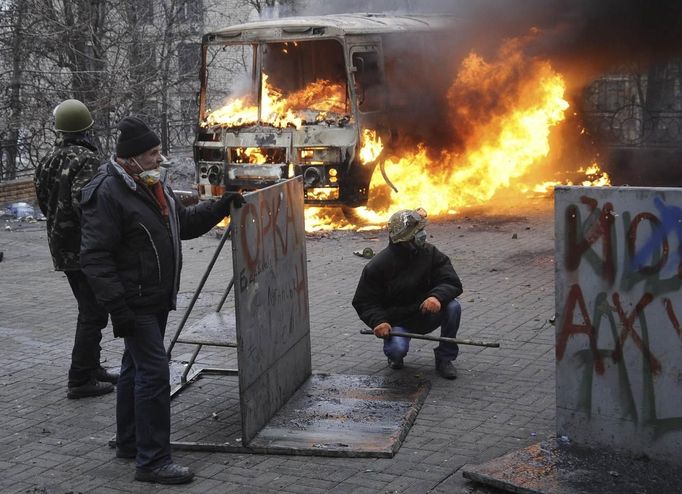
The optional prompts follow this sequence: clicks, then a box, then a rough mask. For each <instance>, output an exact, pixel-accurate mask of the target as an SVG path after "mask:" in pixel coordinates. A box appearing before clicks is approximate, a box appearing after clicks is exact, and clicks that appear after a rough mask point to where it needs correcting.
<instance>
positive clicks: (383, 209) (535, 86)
mask: <svg viewBox="0 0 682 494" xmlns="http://www.w3.org/2000/svg"><path fill="white" fill-rule="evenodd" d="M521 43H522V40H511V41H509V42H507V43H506V44H505V45H504V46H503V47H502V48H501V50H500V53H499V55H498V57H497V59H496V60H494V61H491V62H488V61H486V60H484V59H483V58H482V57H480V56H478V55H476V54H474V53H472V54H470V55H469V56H468V57H466V58H465V60H464V61H463V63H462V64H461V66H460V70H459V73H458V75H457V77H456V79H455V81H454V82H453V84H452V85H451V87H450V90H449V93H448V99H449V103H450V106H451V110H452V122H453V129H454V130H455V134H456V135H457V136H459V138H460V139H461V141H462V145H461V147H460V148H456V149H455V148H453V149H440V150H434V149H430V148H429V147H427V146H426V145H424V144H422V145H419V146H418V147H417V149H411V150H410V149H408V150H401V151H398V152H395V151H394V150H390V151H388V153H387V150H384V153H385V154H388V156H386V157H385V159H384V161H383V165H384V170H385V172H386V175H387V176H388V177H389V178H390V180H391V182H392V183H393V184H394V185H395V186H396V188H397V189H398V192H397V193H396V192H395V191H393V190H391V189H390V188H389V187H388V186H387V185H386V183H385V181H384V179H383V177H382V174H381V171H380V169H379V167H377V168H376V169H375V171H374V175H373V177H372V181H371V185H370V198H369V203H368V207H367V208H356V210H355V215H356V216H358V217H360V218H362V221H361V223H362V224H365V225H367V224H373V225H380V226H384V225H385V224H386V220H387V219H388V216H389V215H390V213H392V212H393V211H396V210H398V209H404V208H410V209H413V208H416V207H420V206H421V207H424V208H425V209H426V210H427V211H428V212H429V214H430V215H432V216H439V215H440V216H442V215H451V214H455V213H457V212H458V211H459V210H461V209H462V208H464V207H467V206H471V205H477V204H484V203H487V202H488V201H490V200H491V199H493V198H494V196H495V194H496V193H497V192H499V191H501V190H503V189H510V188H512V187H513V188H514V189H517V190H521V191H523V192H531V191H533V190H535V188H536V187H538V189H537V190H538V192H540V191H542V190H543V188H542V187H544V190H547V187H550V186H553V185H556V184H557V183H556V182H545V183H544V184H543V183H540V184H538V182H539V180H538V178H540V177H541V176H547V175H549V174H550V170H549V165H550V163H549V162H548V156H549V153H550V136H551V132H552V129H553V128H554V127H556V126H558V125H559V124H560V123H561V122H562V121H563V120H564V119H565V114H566V111H567V109H568V108H569V104H568V102H567V101H566V99H565V98H564V93H565V90H566V83H565V81H564V79H563V77H562V76H561V75H560V74H558V73H556V72H555V71H554V69H553V68H552V66H551V65H550V63H549V62H546V61H539V60H533V59H528V58H527V57H526V56H524V54H523V51H522V50H521ZM363 161H364V159H363ZM568 183H569V184H570V182H568ZM582 183H583V184H584V185H608V184H609V178H608V175H607V174H605V173H602V172H601V171H600V170H599V168H598V166H596V163H594V164H593V167H592V168H590V169H588V170H587V172H586V178H585V180H584V181H582ZM329 218H332V220H331V223H332V224H333V223H334V219H333V218H334V215H329V214H328V209H323V210H321V211H317V213H316V215H314V216H312V217H309V218H308V221H309V227H310V229H315V228H322V229H325V228H328V226H327V224H328V223H330V219H329ZM307 224H308V223H307ZM345 225H346V223H345V222H343V221H341V222H340V223H339V224H337V226H343V227H345Z"/></svg>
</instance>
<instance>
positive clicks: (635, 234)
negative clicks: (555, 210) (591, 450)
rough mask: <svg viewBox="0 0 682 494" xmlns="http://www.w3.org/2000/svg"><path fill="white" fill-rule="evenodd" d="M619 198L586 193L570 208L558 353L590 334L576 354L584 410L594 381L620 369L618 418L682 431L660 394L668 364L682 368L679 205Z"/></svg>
mask: <svg viewBox="0 0 682 494" xmlns="http://www.w3.org/2000/svg"><path fill="white" fill-rule="evenodd" d="M614 202H615V201H613V202H608V201H604V202H603V203H601V204H600V203H599V201H598V199H595V198H592V197H587V196H583V197H581V198H580V203H579V204H571V205H569V206H568V207H567V208H566V210H565V215H564V220H565V238H564V241H565V257H564V259H559V260H558V262H559V263H561V265H560V266H559V270H560V271H562V272H563V273H564V274H565V278H566V287H567V289H566V292H565V296H564V300H563V301H562V304H563V305H561V307H563V311H562V313H561V317H560V320H559V321H558V324H559V326H558V330H557V340H556V357H557V361H559V362H560V361H562V359H564V358H566V357H567V345H568V343H569V341H574V340H573V339H575V338H585V340H584V341H583V342H581V343H580V344H579V345H578V346H577V347H575V348H580V349H579V350H576V351H574V352H573V354H572V355H570V356H571V357H572V358H575V359H577V361H578V362H580V364H579V368H581V371H582V375H581V376H580V377H579V383H580V385H579V390H580V391H579V393H580V396H578V397H577V403H578V407H579V408H581V409H582V410H583V411H585V412H586V413H588V414H591V413H592V408H593V400H594V398H595V397H594V396H593V393H594V391H593V385H594V384H595V383H596V382H597V381H595V380H598V379H607V377H608V374H609V372H611V373H613V372H615V373H616V374H617V382H618V383H619V384H618V385H619V387H620V389H619V390H618V396H619V397H620V403H618V407H619V410H621V413H622V417H621V418H624V419H628V420H631V421H634V422H636V423H637V424H639V425H640V426H647V427H649V426H650V427H653V429H654V432H655V434H656V435H657V436H658V435H660V434H664V433H666V432H670V431H679V430H682V412H680V413H678V411H679V407H677V406H675V407H672V406H669V403H670V402H666V405H668V408H670V409H672V408H674V409H675V413H676V414H677V415H680V416H677V417H671V416H670V410H668V416H666V417H665V418H661V417H660V416H659V415H658V414H657V407H656V404H657V397H656V391H655V390H656V382H657V379H662V378H663V377H664V376H665V373H666V370H667V369H666V366H668V367H669V368H671V369H673V370H671V372H679V371H678V370H676V369H679V361H680V358H681V357H682V329H681V328H680V322H679V321H680V317H681V316H682V306H681V304H680V301H681V300H682V297H681V293H680V288H682V208H680V207H679V206H677V205H673V204H669V203H666V201H665V199H664V197H660V196H654V197H653V198H652V200H650V201H649V200H647V202H646V203H645V204H646V206H644V207H642V206H641V204H642V203H641V202H636V203H635V204H637V209H638V210H637V211H622V210H621V209H625V208H620V209H619V207H618V206H619V204H617V203H616V204H615V205H614ZM626 204H630V203H626ZM583 217H584V219H583ZM671 339H672V343H674V344H671V343H670V342H671ZM654 349H655V350H654ZM626 352H628V355H630V358H629V359H626V358H625V354H626ZM633 356H634V357H633ZM635 373H638V374H635ZM680 376H682V373H681V374H680ZM680 376H678V377H676V378H675V379H677V380H679V378H680ZM633 379H634V380H633ZM635 381H636V382H637V383H639V384H638V386H635V385H634V384H633V383H634V382H635ZM605 382H606V381H605ZM659 398H661V397H659Z"/></svg>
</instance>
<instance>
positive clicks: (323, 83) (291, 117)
mask: <svg viewBox="0 0 682 494" xmlns="http://www.w3.org/2000/svg"><path fill="white" fill-rule="evenodd" d="M261 86H262V87H261V91H262V99H261V121H262V123H266V124H269V125H272V126H274V127H289V126H292V127H296V128H297V129H298V128H300V127H301V125H303V121H304V118H303V117H302V116H301V115H300V112H302V111H313V112H315V113H316V115H315V117H314V118H315V120H316V121H320V120H324V118H325V117H326V114H327V113H330V112H334V113H345V111H346V92H345V89H344V87H343V85H342V84H338V83H332V82H330V81H327V80H324V79H318V80H316V81H314V82H312V83H310V84H309V85H307V86H306V87H305V88H303V89H301V90H299V91H295V92H293V93H291V94H289V95H287V96H285V95H284V93H283V92H282V91H281V90H280V89H277V88H276V87H274V86H272V85H271V84H270V83H269V82H268V75H267V74H263V82H262V85H261ZM256 123H258V105H257V104H256V103H255V101H254V99H253V98H249V97H244V98H234V99H232V100H230V101H228V102H227V104H225V106H223V107H222V108H219V109H217V110H215V111H212V112H210V113H209V114H208V116H207V117H206V120H205V121H204V122H202V125H203V126H204V127H206V126H212V125H222V126H226V127H239V126H243V125H253V124H256Z"/></svg>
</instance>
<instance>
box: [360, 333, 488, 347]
mask: <svg viewBox="0 0 682 494" xmlns="http://www.w3.org/2000/svg"><path fill="white" fill-rule="evenodd" d="M360 334H374V331H372V330H371V329H361V330H360ZM388 334H389V336H401V337H403V338H414V339H416V340H429V341H442V342H443V343H456V344H458V345H472V346H484V347H488V348H499V347H500V344H499V343H493V342H489V341H476V340H461V339H459V338H446V337H445V336H431V335H428V334H417V333H394V332H393V331H391V332H389V333H388Z"/></svg>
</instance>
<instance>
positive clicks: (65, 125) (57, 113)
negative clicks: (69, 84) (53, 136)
mask: <svg viewBox="0 0 682 494" xmlns="http://www.w3.org/2000/svg"><path fill="white" fill-rule="evenodd" d="M53 114H54V130H56V131H58V132H83V131H85V130H88V129H89V128H90V127H92V124H93V123H94V121H93V120H92V115H90V110H88V107H87V106H85V105H84V104H83V102H81V101H78V100H77V99H67V100H64V101H62V102H61V103H59V104H58V105H57V106H56V107H55V109H54V112H53Z"/></svg>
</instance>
